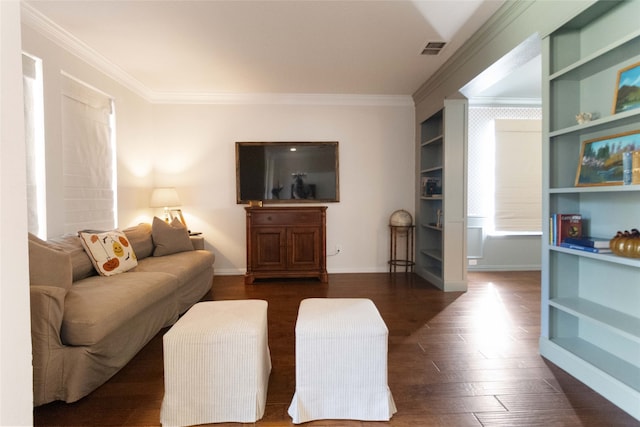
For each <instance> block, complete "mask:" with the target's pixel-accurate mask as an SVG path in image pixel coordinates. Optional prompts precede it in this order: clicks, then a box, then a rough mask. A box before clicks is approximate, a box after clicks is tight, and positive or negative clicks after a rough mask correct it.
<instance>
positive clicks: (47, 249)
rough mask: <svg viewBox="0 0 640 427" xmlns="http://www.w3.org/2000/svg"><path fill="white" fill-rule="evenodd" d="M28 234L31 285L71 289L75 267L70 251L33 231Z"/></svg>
mask: <svg viewBox="0 0 640 427" xmlns="http://www.w3.org/2000/svg"><path fill="white" fill-rule="evenodd" d="M28 236H29V283H30V285H32V286H33V285H43V286H56V287H59V288H64V289H69V288H70V287H71V284H72V283H73V269H72V268H71V256H70V255H69V253H67V252H64V251H63V250H62V248H60V247H59V246H56V245H53V244H50V243H47V242H45V241H44V240H41V239H39V238H38V237H36V236H35V235H33V234H31V233H29V234H28Z"/></svg>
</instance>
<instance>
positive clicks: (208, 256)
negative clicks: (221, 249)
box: [131, 250, 215, 285]
mask: <svg viewBox="0 0 640 427" xmlns="http://www.w3.org/2000/svg"><path fill="white" fill-rule="evenodd" d="M214 261H215V256H214V255H213V254H212V253H211V252H209V251H195V250H194V251H190V252H180V253H177V254H172V255H170V256H164V257H149V258H146V259H144V260H141V261H140V262H139V263H138V266H137V267H136V268H135V269H133V270H131V271H132V272H136V271H161V272H163V273H169V274H172V275H174V276H176V277H177V278H178V284H179V285H182V284H184V283H187V282H189V281H190V280H191V279H192V278H193V277H195V276H197V275H198V274H199V273H201V272H202V271H204V270H206V269H207V268H210V267H211V266H212V265H213V263H214Z"/></svg>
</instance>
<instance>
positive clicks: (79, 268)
mask: <svg viewBox="0 0 640 427" xmlns="http://www.w3.org/2000/svg"><path fill="white" fill-rule="evenodd" d="M47 242H48V243H52V244H54V245H56V246H57V247H60V248H61V249H62V250H63V251H65V252H67V253H68V254H69V256H70V257H71V268H72V269H73V281H74V282H76V281H78V280H82V279H84V278H86V277H90V276H95V275H96V274H97V272H96V269H95V268H93V264H92V263H91V259H90V258H89V255H87V253H86V252H85V250H84V248H83V247H82V243H80V238H79V237H78V236H77V235H76V234H65V235H63V236H59V237H54V238H51V239H49V240H48V241H47Z"/></svg>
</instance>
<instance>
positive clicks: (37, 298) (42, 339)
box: [30, 285, 67, 406]
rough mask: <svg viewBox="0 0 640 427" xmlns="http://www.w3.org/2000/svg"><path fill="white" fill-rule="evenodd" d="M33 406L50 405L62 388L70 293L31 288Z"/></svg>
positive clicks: (53, 288) (48, 288)
mask: <svg viewBox="0 0 640 427" xmlns="http://www.w3.org/2000/svg"><path fill="white" fill-rule="evenodd" d="M30 292H31V296H30V298H31V343H32V353H33V398H34V404H35V405H36V406H37V405H40V404H42V403H46V402H50V401H51V400H55V398H53V399H52V396H58V395H59V393H60V390H61V389H62V386H63V381H62V376H63V361H64V354H63V350H64V345H63V344H62V340H61V339H60V329H61V328H62V317H63V314H64V299H65V296H66V294H67V290H66V289H64V288H60V287H57V286H38V285H32V286H30Z"/></svg>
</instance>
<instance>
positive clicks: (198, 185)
mask: <svg viewBox="0 0 640 427" xmlns="http://www.w3.org/2000/svg"><path fill="white" fill-rule="evenodd" d="M413 115H414V112H413V106H411V105H404V106H381V105H379V106H363V105H360V106H353V105H308V104H306V105H235V106H229V105H154V107H153V129H154V137H153V138H152V140H150V141H149V145H148V146H147V147H145V148H146V149H147V152H148V153H149V155H150V156H151V157H152V158H153V160H152V163H153V165H154V177H155V178H154V179H155V184H156V185H157V186H175V187H177V190H178V193H179V195H180V198H181V199H182V202H183V206H182V210H183V213H184V214H185V215H186V217H185V220H186V221H187V224H188V225H189V227H190V228H191V229H192V230H197V231H202V232H203V233H204V236H205V239H206V242H207V243H206V244H207V248H208V249H211V250H213V251H214V253H215V254H216V257H217V259H216V271H217V273H219V274H242V273H244V269H245V267H246V253H245V246H246V245H245V216H244V214H245V212H244V206H243V205H237V204H236V188H235V142H236V141H338V142H339V164H340V178H339V179H340V202H339V203H328V204H326V205H327V206H328V210H327V251H328V252H329V253H332V252H333V251H334V249H335V245H336V244H340V245H342V252H341V253H340V254H339V255H337V256H335V257H329V258H328V260H327V267H328V270H329V273H332V272H375V271H387V269H388V266H387V261H388V257H389V254H388V246H389V230H388V220H389V215H390V214H391V213H392V212H393V211H394V210H396V209H406V210H409V211H411V212H412V211H413V210H412V209H411V206H412V204H413V191H414V187H413V181H414V180H413V168H414V158H413V138H414V133H413V132H414V130H413ZM136 146H139V144H138V143H136ZM122 185H125V186H126V185H127V183H126V182H122ZM124 219H125V215H123V220H124Z"/></svg>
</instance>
